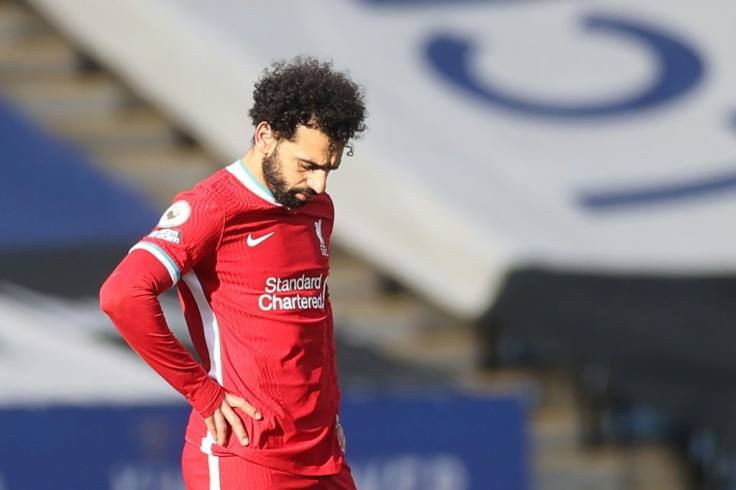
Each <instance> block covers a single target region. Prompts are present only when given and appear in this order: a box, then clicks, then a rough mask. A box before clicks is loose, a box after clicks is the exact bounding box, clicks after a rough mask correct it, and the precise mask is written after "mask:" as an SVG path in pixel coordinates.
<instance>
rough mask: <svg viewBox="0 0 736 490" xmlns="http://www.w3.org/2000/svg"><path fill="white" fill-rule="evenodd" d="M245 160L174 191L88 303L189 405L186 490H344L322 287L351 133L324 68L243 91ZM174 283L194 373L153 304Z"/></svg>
mask: <svg viewBox="0 0 736 490" xmlns="http://www.w3.org/2000/svg"><path fill="white" fill-rule="evenodd" d="M249 114H250V116H251V118H252V120H253V123H254V125H255V134H254V137H253V141H252V145H251V146H250V148H249V149H248V151H247V153H246V154H245V156H243V157H242V158H241V159H239V160H237V161H235V162H234V163H232V164H230V165H229V166H227V167H226V168H225V169H223V170H220V171H218V172H216V173H215V174H213V175H212V176H210V177H209V178H207V179H205V180H203V181H202V182H200V183H199V184H197V185H196V186H195V187H194V188H193V189H192V190H189V191H186V192H182V193H180V194H178V195H177V196H176V197H175V198H174V202H173V204H172V205H171V207H169V209H167V210H166V212H165V213H164V214H163V216H162V217H161V220H160V221H159V223H158V226H156V227H155V228H154V229H153V231H152V232H151V233H150V234H149V235H147V236H146V237H144V238H143V239H142V240H141V241H140V242H138V243H137V244H136V245H135V246H134V247H133V248H132V249H131V251H130V253H129V254H128V255H127V256H126V257H125V258H124V259H123V260H122V262H121V263H120V264H119V265H118V267H117V268H116V269H115V270H114V271H113V273H112V274H111V275H110V277H109V278H108V279H107V281H106V282H105V284H104V285H103V286H102V289H101V291H100V304H101V307H102V309H103V310H104V311H105V312H106V313H107V314H108V315H109V316H110V318H111V319H112V321H113V323H114V324H115V326H116V327H117V329H118V330H119V331H120V333H121V335H122V336H123V338H124V339H125V340H126V341H127V342H128V344H130V346H131V347H132V348H133V349H134V350H135V351H136V352H137V353H138V354H139V355H140V356H141V357H142V358H143V359H144V360H145V361H146V362H147V363H148V364H149V365H150V366H151V367H152V368H153V369H155V370H156V371H157V372H158V373H159V374H160V375H161V376H162V377H163V378H165V379H166V381H168V382H169V383H170V384H171V385H172V386H173V387H174V388H176V389H177V390H178V391H179V392H180V393H181V394H182V395H184V397H186V399H187V400H188V401H189V403H190V404H191V405H192V407H193V410H192V413H191V417H190V420H189V424H188V427H187V431H186V444H185V445H184V446H185V447H184V451H183V454H182V472H183V475H184V482H185V484H186V486H187V488H188V489H190V490H204V489H207V490H212V489H220V488H222V489H248V490H261V489H286V488H289V489H312V488H314V489H316V488H319V489H340V490H344V489H354V488H355V484H354V483H353V479H352V476H351V474H350V469H349V468H348V466H347V465H346V464H345V460H344V436H343V435H342V429H341V428H340V425H339V423H338V408H339V400H340V391H339V387H338V383H337V372H336V363H335V344H334V332H333V330H334V325H333V318H332V309H331V307H330V300H329V295H328V289H327V277H328V273H329V255H330V235H331V233H332V227H333V217H334V210H333V204H332V200H331V199H330V197H329V196H328V195H327V194H326V193H325V185H326V180H327V176H328V175H329V173H330V172H332V171H333V170H336V169H337V167H338V166H339V165H340V160H341V158H342V154H343V150H344V148H345V146H346V144H348V142H349V141H350V140H351V139H352V138H353V137H355V136H358V135H359V134H360V133H361V132H362V131H364V129H365V125H364V123H363V121H364V117H365V103H364V96H363V91H362V89H361V88H360V87H359V86H357V85H356V84H355V83H354V82H353V81H351V80H350V78H349V77H348V76H347V75H346V74H345V73H342V72H339V71H336V70H334V68H333V66H332V65H331V63H325V62H320V61H317V60H315V59H312V58H302V57H299V58H295V59H294V60H292V61H291V62H288V63H287V62H284V61H280V62H276V63H274V64H273V65H272V66H271V67H270V68H267V69H266V70H265V71H264V73H263V74H262V76H261V78H260V79H259V81H258V82H257V83H256V86H255V91H254V105H253V107H252V109H251V110H250V113H249ZM173 285H176V286H177V289H178V293H179V298H180V300H181V304H182V308H183V311H184V317H185V319H186V322H187V325H188V327H189V333H190V335H191V338H192V341H193V344H194V346H195V348H196V350H197V353H198V355H199V358H200V359H201V364H200V363H199V362H197V361H196V360H195V359H194V358H193V357H192V356H191V355H190V354H189V353H188V351H187V350H186V349H185V348H184V347H183V346H182V345H181V343H180V342H179V341H178V340H177V339H176V338H175V337H174V335H173V334H172V333H171V331H170V329H169V328H168V326H167V324H166V320H165V318H164V316H163V313H162V311H161V307H160V304H159V302H158V299H157V296H158V295H159V294H161V293H162V292H163V291H165V290H166V289H168V288H170V287H171V286H173Z"/></svg>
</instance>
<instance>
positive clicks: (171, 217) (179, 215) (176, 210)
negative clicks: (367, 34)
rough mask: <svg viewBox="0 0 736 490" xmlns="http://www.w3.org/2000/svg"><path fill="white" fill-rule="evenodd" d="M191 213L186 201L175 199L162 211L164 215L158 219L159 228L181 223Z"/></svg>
mask: <svg viewBox="0 0 736 490" xmlns="http://www.w3.org/2000/svg"><path fill="white" fill-rule="evenodd" d="M191 213H192V210H191V208H190V207H189V203H188V202H186V201H176V202H175V203H174V204H172V205H171V206H169V209H167V210H166V211H164V215H163V216H161V219H160V220H159V221H158V226H160V227H161V228H172V227H174V226H179V225H181V224H183V223H184V222H185V221H186V220H187V219H189V215H190V214H191Z"/></svg>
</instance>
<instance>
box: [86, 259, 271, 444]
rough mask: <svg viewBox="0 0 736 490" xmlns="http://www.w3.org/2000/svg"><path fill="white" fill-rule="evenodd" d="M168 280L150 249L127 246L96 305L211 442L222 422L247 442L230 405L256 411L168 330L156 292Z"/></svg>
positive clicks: (220, 435)
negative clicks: (195, 416) (190, 410)
mask: <svg viewBox="0 0 736 490" xmlns="http://www.w3.org/2000/svg"><path fill="white" fill-rule="evenodd" d="M172 283H173V281H172V279H171V277H170V274H169V272H168V271H167V269H166V268H165V267H164V266H163V265H162V264H161V263H160V262H159V261H158V260H157V259H156V258H155V257H154V256H153V255H151V254H150V253H148V252H147V251H144V250H133V251H132V252H131V253H130V254H128V255H127V256H126V257H125V258H124V259H123V260H122V262H121V263H120V265H118V267H117V268H116V269H115V270H114V271H113V273H112V274H111V275H110V277H109V278H108V279H107V281H105V283H104V284H103V286H102V289H101V290H100V307H101V308H102V310H103V311H104V312H105V313H106V314H107V315H108V316H109V317H110V319H111V320H112V322H113V324H114V325H115V327H116V328H117V329H118V331H119V332H120V334H121V335H122V337H123V338H124V339H125V341H126V342H127V343H128V344H129V345H130V346H131V348H132V349H133V350H134V351H135V352H136V353H138V355H139V356H140V357H141V358H142V359H143V360H144V361H145V362H146V363H148V364H149V365H150V366H151V367H152V368H153V369H154V370H155V371H156V372H157V373H158V374H159V375H161V376H162V377H163V378H164V379H165V380H166V381H167V382H168V383H169V384H170V385H171V386H173V387H174V388H175V389H176V390H177V391H179V393H181V394H182V395H184V397H185V398H186V399H187V401H189V403H190V404H191V405H192V407H194V409H195V410H197V412H199V414H200V415H201V416H202V417H203V418H204V420H205V424H206V425H207V429H208V431H209V432H210V434H211V435H212V437H213V439H214V440H215V441H216V442H217V444H219V445H221V446H224V445H225V444H226V443H227V433H228V426H229V427H232V430H233V432H234V434H235V435H236V437H237V438H238V440H239V441H240V442H241V444H243V445H245V444H248V438H247V435H246V433H245V429H244V427H243V423H242V421H241V420H240V418H239V417H238V415H237V414H236V413H235V411H234V410H233V408H239V409H241V410H243V411H244V412H245V413H247V414H248V415H250V416H252V417H253V418H256V419H260V414H258V413H257V412H256V410H255V408H254V407H253V406H251V405H250V404H248V403H247V402H246V401H245V400H243V399H242V398H240V397H238V396H235V395H233V394H230V393H227V392H226V391H225V390H224V389H223V388H222V386H220V385H219V384H218V383H217V382H216V381H215V380H214V379H212V378H210V377H209V376H208V374H207V372H206V371H205V370H204V368H203V367H202V366H201V365H200V364H199V363H198V362H197V361H196V360H195V359H194V358H193V357H192V355H191V354H189V352H188V351H187V350H186V348H184V346H183V345H182V344H181V342H179V341H178V340H177V338H176V337H175V336H174V334H173V333H172V332H171V330H170V329H169V327H168V325H167V324H166V319H165V318H164V314H163V311H162V310H161V305H160V303H159V301H158V295H159V294H161V292H163V291H165V290H166V289H168V288H170V287H171V286H172Z"/></svg>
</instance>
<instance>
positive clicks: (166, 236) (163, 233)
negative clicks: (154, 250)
mask: <svg viewBox="0 0 736 490" xmlns="http://www.w3.org/2000/svg"><path fill="white" fill-rule="evenodd" d="M148 237H149V238H158V239H159V240H166V241H167V242H171V243H177V244H178V243H180V242H181V231H179V230H172V229H171V228H162V229H159V230H153V231H152V232H151V233H149V234H148Z"/></svg>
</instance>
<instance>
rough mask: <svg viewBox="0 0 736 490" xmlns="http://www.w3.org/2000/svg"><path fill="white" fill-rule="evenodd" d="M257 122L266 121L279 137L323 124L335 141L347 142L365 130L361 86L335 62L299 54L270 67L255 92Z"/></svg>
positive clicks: (250, 112) (291, 135) (288, 136)
mask: <svg viewBox="0 0 736 490" xmlns="http://www.w3.org/2000/svg"><path fill="white" fill-rule="evenodd" d="M253 101H254V102H253V108H252V109H251V110H250V111H249V113H248V114H249V115H250V117H251V119H253V124H254V125H258V124H259V123H260V122H262V121H265V122H267V123H268V124H269V125H270V126H271V128H272V129H273V130H274V132H275V133H276V135H277V137H279V138H286V139H288V140H292V139H293V137H294V132H295V131H296V128H297V126H300V125H303V126H307V127H312V128H316V129H319V130H320V131H322V132H323V133H325V135H327V137H328V138H330V140H331V141H333V142H336V143H347V142H348V141H349V140H350V139H352V138H354V137H356V136H359V135H360V133H361V132H363V131H364V130H365V124H364V122H363V121H364V119H365V115H366V110H365V101H364V94H363V90H362V88H361V87H359V86H358V85H357V84H356V83H355V82H353V81H352V80H351V79H350V78H349V77H348V75H347V74H346V73H342V72H337V71H334V70H333V69H332V63H331V62H320V61H318V60H316V59H315V58H311V57H302V56H299V57H296V58H294V59H293V60H291V62H289V63H287V62H286V61H284V60H277V61H275V62H274V63H273V64H272V65H271V67H270V69H269V68H266V69H265V70H264V71H263V73H262V74H261V77H260V79H259V80H258V82H257V83H256V85H255V90H254V91H253Z"/></svg>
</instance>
